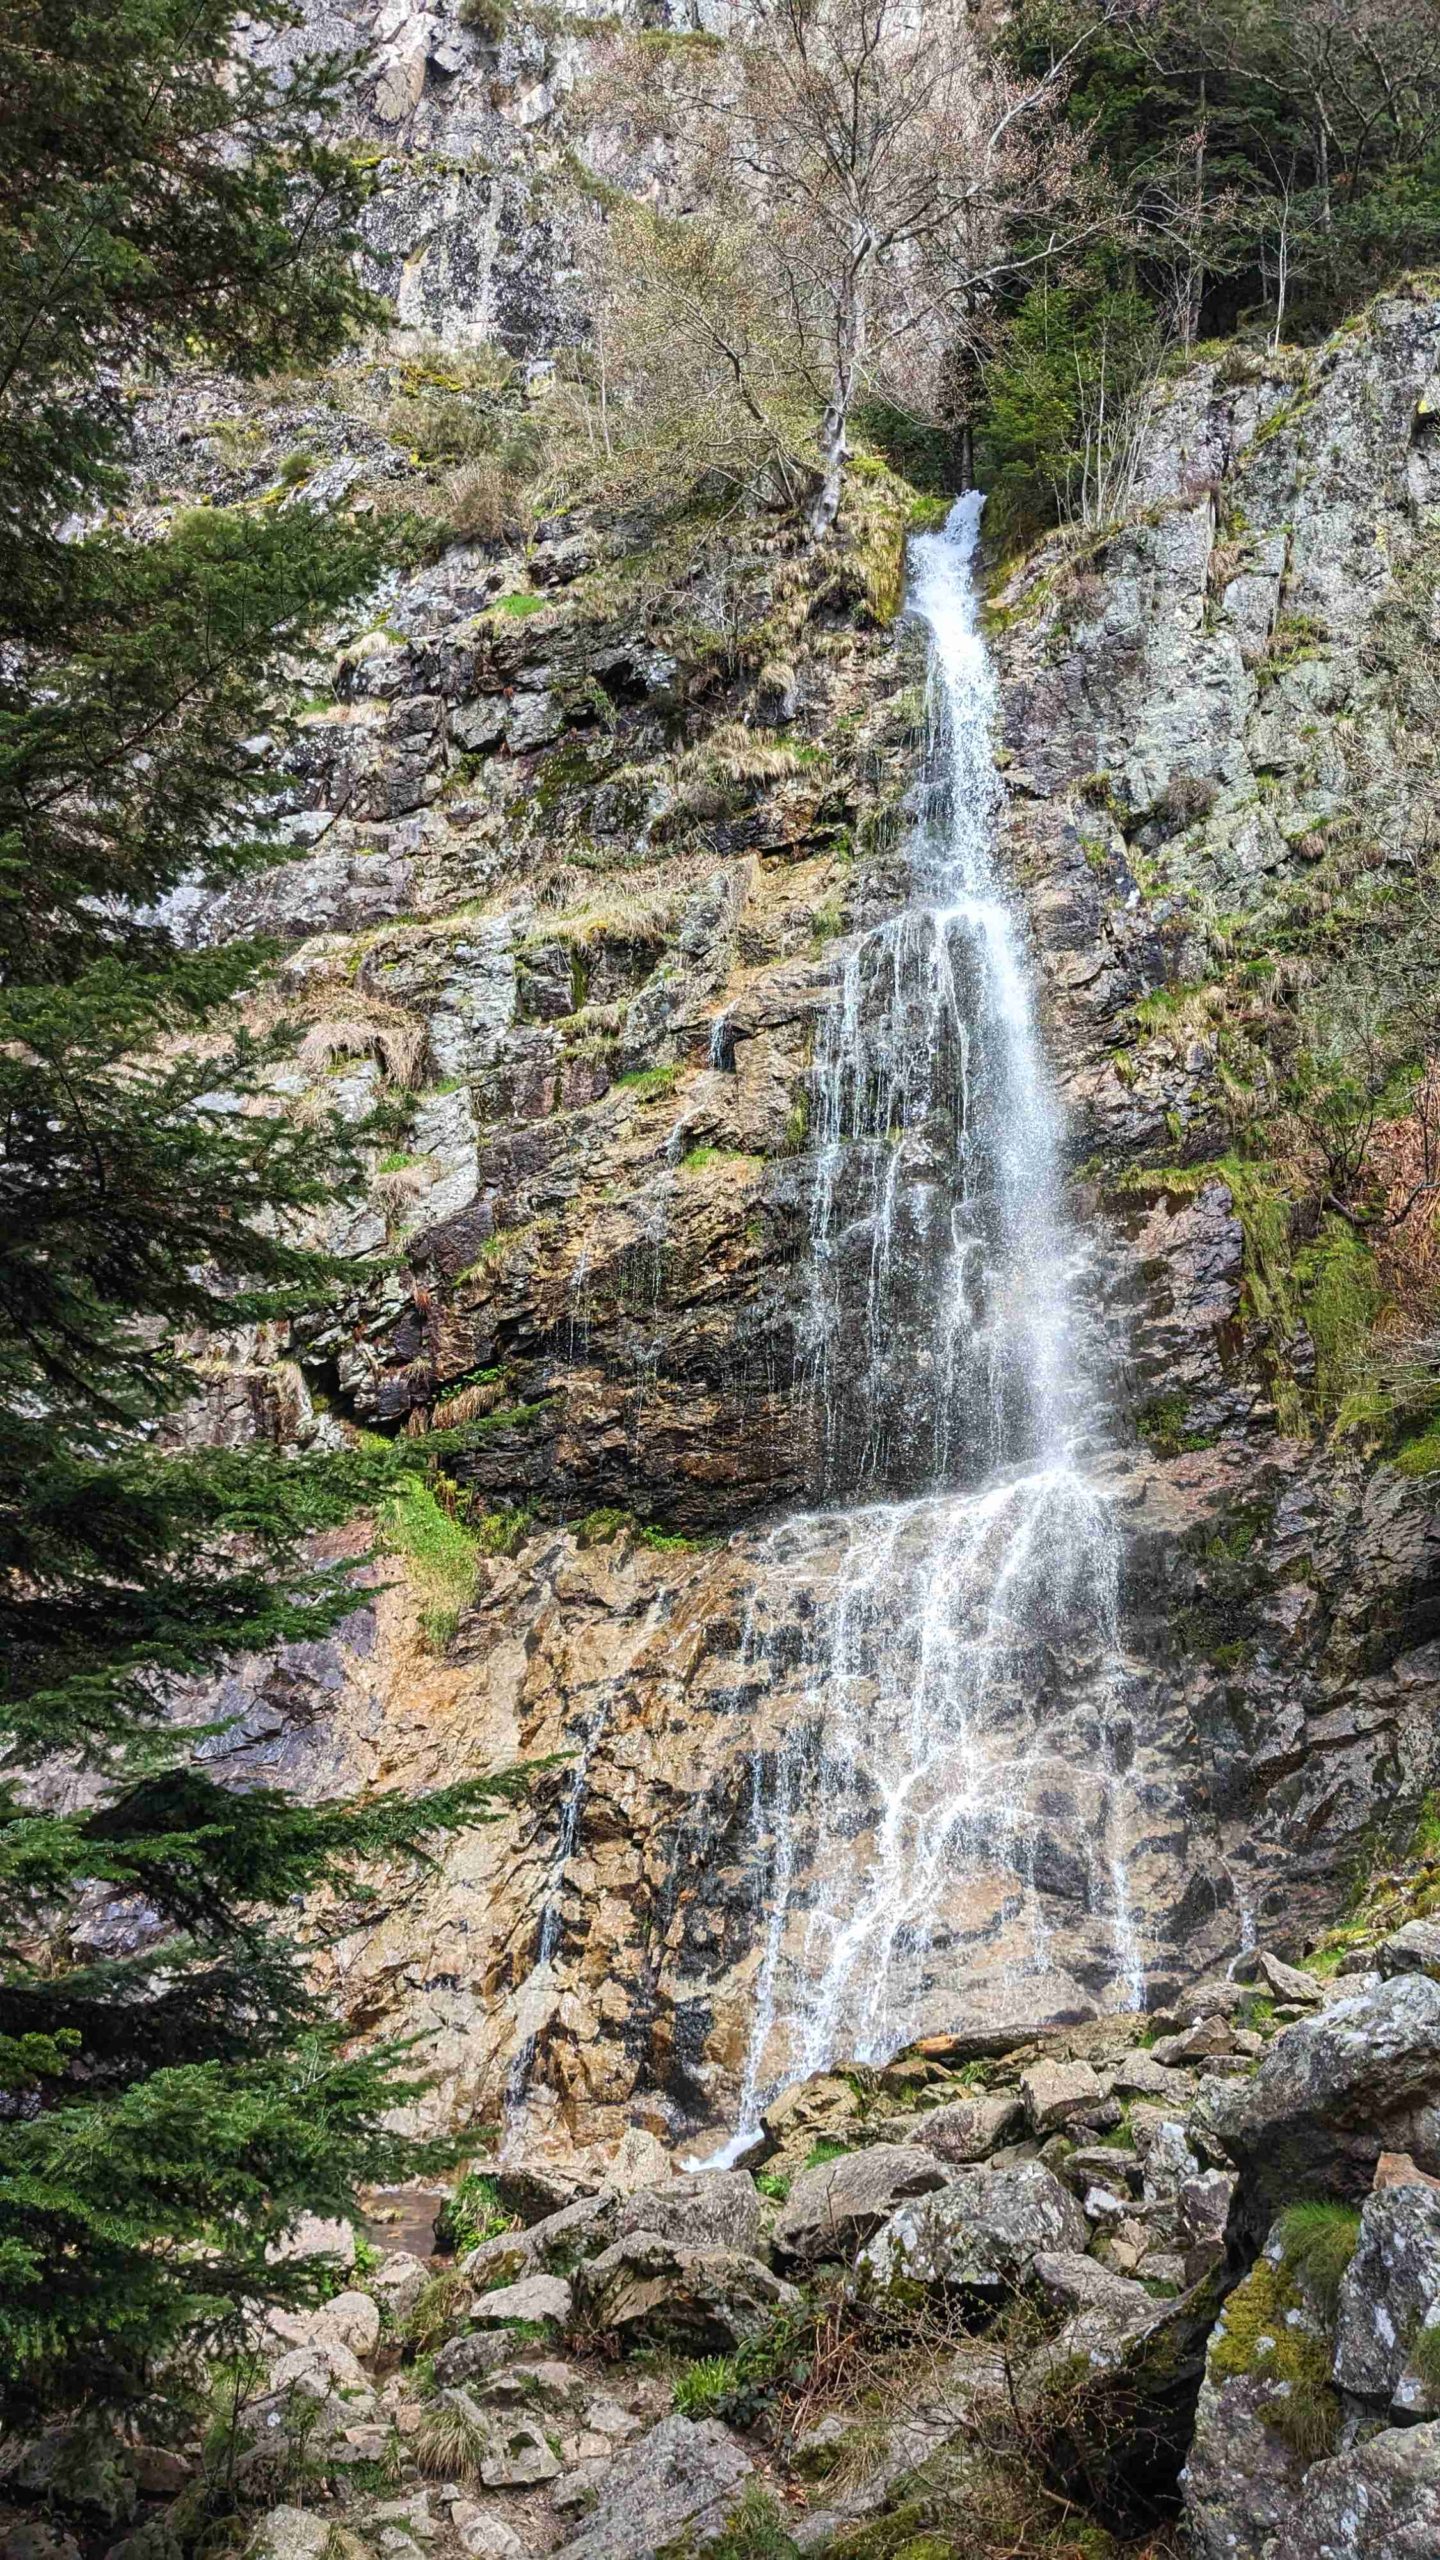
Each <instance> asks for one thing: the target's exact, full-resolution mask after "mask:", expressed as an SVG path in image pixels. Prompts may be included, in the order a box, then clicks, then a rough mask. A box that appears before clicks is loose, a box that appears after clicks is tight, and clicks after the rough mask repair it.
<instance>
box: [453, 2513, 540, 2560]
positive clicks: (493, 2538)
mask: <svg viewBox="0 0 1440 2560" xmlns="http://www.w3.org/2000/svg"><path fill="white" fill-rule="evenodd" d="M450 2522H451V2524H452V2525H453V2527H454V2529H455V2533H456V2535H457V2537H458V2539H459V2543H460V2548H461V2550H462V2551H465V2552H467V2553H468V2554H469V2560H525V2545H524V2543H523V2542H522V2541H521V2539H520V2536H519V2534H518V2533H517V2532H516V2531H515V2528H514V2526H513V2525H508V2524H507V2523H506V2522H505V2519H504V2517H503V2516H497V2515H494V2514H492V2513H491V2512H490V2511H489V2510H488V2509H487V2508H485V2507H477V2506H476V2504H475V2502H474V2500H473V2499H471V2498H456V2499H455V2500H454V2502H453V2504H452V2506H451V2509H450Z"/></svg>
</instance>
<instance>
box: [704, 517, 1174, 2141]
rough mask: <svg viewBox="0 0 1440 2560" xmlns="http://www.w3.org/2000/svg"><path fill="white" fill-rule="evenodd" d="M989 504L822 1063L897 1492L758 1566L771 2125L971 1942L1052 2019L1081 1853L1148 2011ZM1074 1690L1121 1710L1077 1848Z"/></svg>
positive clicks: (863, 1353) (825, 1253)
mask: <svg viewBox="0 0 1440 2560" xmlns="http://www.w3.org/2000/svg"><path fill="white" fill-rule="evenodd" d="M981 503H982V502H981V500H980V499H979V498H978V497H969V498H962V499H961V500H960V501H959V503H958V504H957V506H956V507H955V509H954V511H953V513H952V515H951V517H950V520H949V522H948V524H947V526H946V527H945V529H944V531H943V532H941V533H937V534H931V535H926V536H924V537H921V538H920V539H918V540H916V541H915V542H914V544H913V545H912V548H911V582H910V593H909V605H908V609H909V611H910V613H911V614H912V615H913V616H914V617H915V618H916V619H918V620H919V621H921V622H923V623H924V624H925V625H926V626H927V630H928V634H929V683H928V703H927V709H928V722H927V727H928V737H927V746H926V754H925V760H924V767H923V773H922V778H921V782H920V785H919V787H918V790H917V792H916V794H915V799H914V807H913V812H912V823H911V831H910V837H909V842H908V846H907V853H908V861H909V870H910V882H911V898H910V901H909V903H908V904H907V905H906V906H905V908H904V909H903V910H902V912H901V913H900V914H898V915H897V916H894V917H892V918H890V919H889V920H888V921H886V922H885V923H883V924H881V925H878V926H877V927H875V928H874V929H873V930H871V931H869V932H866V933H863V934H861V935H858V936H857V937H856V938H855V940H854V942H853V943H852V944H851V946H850V948H849V950H848V952H847V954H846V958H845V963H844V971H843V977H842V982H841V986H840V991H839V996H838V1000H837V1002H836V1003H835V1005H834V1006H833V1008H832V1009H831V1012H830V1014H829V1015H828V1017H827V1018H826V1020H825V1022H824V1024H823V1025H822V1029H821V1033H820V1036H819V1040H818V1044H817V1057H816V1072H815V1112H814V1123H815V1136H816V1142H817V1144H816V1161H815V1176H814V1189H813V1195H812V1211H811V1237H810V1242H811V1258H810V1295H809V1306H808V1340H807V1350H808V1369H809V1385H810V1391H811V1396H812V1400H813V1408H814V1411H815V1414H816V1418H817V1425H818V1430H817V1439H818V1444H819V1451H820V1458H819V1464H820V1475H821V1484H822V1489H823V1492H824V1494H825V1495H826V1496H827V1497H828V1498H829V1500H830V1501H831V1502H835V1501H837V1500H844V1499H846V1498H848V1500H849V1501H850V1502H851V1503H854V1502H855V1500H856V1497H857V1496H859V1497H870V1498H869V1499H864V1500H862V1502H861V1504H860V1507H858V1508H851V1509H844V1510H835V1509H828V1510H823V1511H818V1512H814V1513H809V1514H805V1515H803V1516H801V1517H800V1518H797V1519H793V1520H789V1521H786V1522H784V1523H782V1524H781V1526H780V1527H778V1528H777V1529H776V1530H774V1531H773V1532H772V1533H771V1535H770V1537H769V1539H768V1541H767V1542H766V1545H765V1547H764V1548H763V1549H762V1551H761V1553H760V1555H759V1557H758V1558H757V1562H756V1571H755V1580H754V1586H753V1592H752V1599H751V1605H750V1612H749V1620H748V1624H747V1628H746V1633H745V1640H744V1674H743V1677H744V1685H745V1688H746V1690H747V1692H749V1693H751V1694H752V1695H753V1697H754V1699H755V1700H756V1701H757V1702H764V1701H765V1700H766V1699H767V1697H768V1698H769V1700H770V1702H771V1703H772V1705H777V1706H779V1707H780V1710H781V1711H780V1719H779V1720H780V1729H781V1730H782V1731H783V1735H784V1739H783V1741H782V1742H781V1743H780V1745H779V1746H778V1748H775V1749H772V1750H769V1751H760V1752H757V1755H756V1758H755V1761H754V1764H753V1785H754V1795H753V1804H752V1833H753V1846H754V1854H755V1858H756V1867H757V1883H758V1891H759V1898H760V1902H761V1906H762V1908H763V1910H764V1912H765V1927H764V1932H763V1937H762V1942H761V1952H760V1965H759V1972H758V1976H757V1980H756V1994H755V2010H754V2018H753V2025H752V2032H751V2036H750V2042H749V2051H748V2054H747V2058H746V2064H745V2072H744V2085H743V2090H742V2094H741V2110H740V2112H741V2132H740V2135H739V2136H738V2137H737V2140H743V2139H744V2137H745V2135H746V2134H747V2133H748V2131H749V2130H750V2129H751V2128H752V2127H753V2125H754V2123H755V2121H756V2119H757V2117H758V2115H759V2113H760V2112H761V2111H762V2109H763V2107H764V2106H765V2104H766V2103H767V2102H768V2100H769V2098H770V2097H771V2096H772V2095H773V2094H774V2092H775V2090H776V2089H777V2088H779V2087H781V2086H783V2085H785V2084H787V2083H789V2082H790V2081H793V2080H795V2079H797V2078H801V2077H803V2076H805V2075H806V2074H807V2073H809V2072H811V2071H814V2070H817V2069H819V2068H821V2067H823V2066H824V2065H825V2064H827V2063H829V2062H832V2061H835V2060H838V2059H841V2058H845V2057H852V2058H855V2059H859V2060H877V2059H883V2058H884V2057H885V2056H886V2055H887V2054H888V2053H891V2052H893V2051H894V2050H895V2048H896V2046H897V2045H899V2044H901V2043H903V2042H905V2041H906V2040H907V2038H909V2037H911V2036H913V2035H915V2034H917V2033H920V2032H923V2031H924V2030H925V2029H926V2028H927V2027H942V2028H943V2027H944V2026H946V2025H947V2024H950V2023H953V2021H954V2017H955V2015H956V2013H957V2012H958V2011H960V2010H962V2009H963V2008H964V2005H965V2003H964V1983H963V1976H961V1977H960V1978H958V1979H957V1975H956V1971H955V1959H954V1958H953V1957H952V1958H949V1960H948V1964H947V1959H946V1950H947V1947H948V1946H950V1945H959V1946H963V1944H964V1942H965V1940H966V1938H967V1935H968V1937H969V1938H970V1940H971V1941H972V1942H973V1941H976V1940H983V1939H984V1938H985V1937H986V1936H987V1935H988V1936H989V1937H990V1938H991V1939H994V1938H995V1937H997V1936H999V1935H1000V1934H1001V1933H1002V1932H1003V1933H1004V1934H1005V1936H1006V1940H1007V1943H1010V1942H1012V1941H1014V1942H1018V1943H1019V1944H1020V1946H1021V1947H1022V1948H1023V1955H1022V1956H1021V1957H1020V1958H1019V1959H1018V1960H1017V1961H1016V1962H1015V1963H1014V1964H1013V1965H1012V1967H1011V1975H1012V1977H1013V1979H1011V1980H1010V1981H1008V1982H1007V1983H1006V1984H1004V1985H1003V1986H1002V1988H1003V1989H1005V1990H1008V1991H1010V1992H1011V1993H1012V1994H1013V1995H1014V1996H1015V1997H1016V1999H1017V2003H1018V2002H1019V2000H1021V1999H1023V1995H1024V1988H1025V1986H1024V1982H1023V1981H1022V1980H1021V1978H1020V1977H1021V1976H1026V1977H1028V1979H1029V1981H1030V1983H1031V1985H1032V1987H1033V1986H1038V1985H1040V1984H1043V1982H1044V1979H1045V1977H1046V1973H1047V1943H1048V1937H1049V1930H1048V1926H1047V1921H1046V1916H1045V1901H1044V1894H1045V1878H1046V1875H1047V1873H1048V1874H1051V1875H1053V1873H1054V1872H1055V1871H1056V1869H1057V1866H1063V1867H1064V1868H1065V1871H1066V1875H1067V1880H1068V1881H1067V1889H1068V1891H1069V1892H1070V1893H1071V1894H1072V1895H1073V1894H1075V1893H1076V1892H1077V1891H1078V1892H1080V1893H1081V1894H1082V1895H1083V1898H1084V1900H1085V1904H1086V1907H1087V1909H1088V1910H1089V1911H1090V1912H1091V1913H1092V1914H1095V1915H1098V1916H1099V1918H1100V1919H1101V1921H1102V1923H1103V1929H1104V1933H1105V1934H1108V1938H1109V1942H1110V1952H1109V1971H1110V1974H1111V1982H1110V1986H1109V1996H1110V1997H1111V1998H1112V1999H1113V2000H1116V2001H1119V2002H1123V2004H1124V2005H1126V2006H1132V2005H1136V2004H1137V2003H1138V2001H1139V2000H1140V1998H1141V1997H1142V1995H1143V1971H1142V1967H1141V1962H1140V1954H1139V1949H1138V1946H1137V1943H1136V1936H1135V1930H1134V1925H1133V1920H1132V1915H1131V1909H1130V1898H1129V1892H1128V1887H1127V1881H1126V1875H1125V1864H1124V1855H1123V1848H1122V1845H1121V1842H1120V1815H1121V1812H1122V1810H1123V1805H1122V1799H1121V1792H1120V1776H1121V1770H1122V1766H1123V1763H1124V1760H1125V1757H1126V1754H1127V1751H1128V1743H1129V1735H1128V1719H1127V1717H1126V1713H1125V1705H1124V1688H1125V1682H1124V1672H1123V1666H1122V1662H1121V1657H1120V1650H1119V1638H1118V1578H1119V1546H1118V1540H1117V1536H1116V1532H1115V1528H1114V1524H1113V1521H1112V1518H1111V1514H1110V1509H1109V1506H1108V1504H1107V1502H1106V1501H1105V1499H1104V1497H1103V1495H1102V1494H1101V1493H1100V1491H1099V1490H1098V1489H1097V1487H1096V1485H1095V1484H1094V1483H1093V1482H1092V1481H1091V1480H1090V1479H1089V1478H1088V1477H1087V1475H1086V1474H1085V1472H1084V1470H1083V1467H1082V1466H1081V1463H1080V1459H1079V1448H1080V1442H1081V1438H1082V1433H1083V1430H1084V1427H1085V1425H1086V1423H1087V1421H1089V1420H1091V1419H1093V1408H1094V1404H1095V1401H1096V1380H1095V1377H1094V1375H1093V1369H1092V1364H1091V1363H1090V1361H1089V1360H1088V1359H1087V1356H1086V1349H1085V1344H1084V1341H1083V1330H1084V1329H1083V1327H1082V1325H1081V1324H1080V1322H1079V1318H1078V1315H1077V1301H1076V1288H1075V1279H1076V1273H1077V1270H1078V1268H1079V1260H1080V1257H1079V1251H1078V1242H1077V1239H1076V1238H1075V1237H1074V1235H1073V1234H1072V1232H1071V1229H1070V1227H1069V1224H1068V1221H1067V1218H1066V1214H1065V1207H1064V1198H1063V1185H1062V1179H1061V1153H1060V1150H1061V1137H1062V1130H1061V1121H1060V1113H1059V1109H1058V1104H1057V1101H1056V1097H1055V1093H1054V1090H1053V1087H1052V1084H1051V1081H1050V1078H1049V1075H1048V1072H1047V1069H1046V1064H1045V1060H1044V1056H1043V1052H1042V1049H1041V1045H1040V1041H1039V1036H1038V1032H1037V1028H1036V1023H1035V1018H1034V1005H1033V1000H1032V972H1031V965H1030V960H1029V956H1028V953H1027V950H1026V946H1025V941H1024V937H1023V933H1022V930H1021V927H1020V924H1019V921H1018V919H1017V916H1016V913H1015V911H1014V908H1013V906H1012V904H1011V901H1010V898H1009V896H1008V894H1007V892H1006V888H1005V885H1004V882H1003V880H1002V877H1001V874H1000V872H999V869H998V867H997V860H996V849H995V848H996V835H997V827H998V819H999V815H1000V808H1001V786H1000V781H999V777H998V774H997V772H996V767H995V760H994V753H993V744H992V728H993V721H994V714H995V685H994V678H993V674H992V671H991V668H990V665H989V661H988V657H987V654H986V650H985V645H984V642H983V639H982V638H981V636H980V633H979V630H978V628H977V608H976V595H975V586H974V577H973V562H974V553H975V547H976V542H977V539H978V534H979V522H980V508H981ZM885 1497H889V1498H888V1499H887V1498H885ZM897 1497H906V1498H897ZM797 1628H798V1629H800V1630H801V1634H800V1637H799V1646H800V1651H801V1656H802V1658H801V1660H800V1661H799V1663H798V1665H797V1662H796V1658H795V1657H796V1650H797V1633H796V1631H797ZM1056 1696H1060V1697H1065V1698H1069V1699H1073V1698H1075V1697H1077V1696H1080V1697H1083V1699H1084V1701H1085V1705H1084V1721H1085V1730H1084V1737H1083V1739H1084V1759H1085V1764H1086V1783H1085V1790H1084V1801H1083V1811H1082V1812H1081V1814H1080V1817H1079V1818H1078V1819H1076V1820H1074V1821H1073V1822H1072V1823H1071V1824H1070V1825H1069V1826H1068V1831H1067V1828H1066V1825H1065V1822H1064V1816H1063V1814H1062V1815H1060V1816H1058V1817H1057V1816H1056V1814H1055V1811H1054V1808H1055V1807H1056V1806H1057V1805H1064V1804H1065V1803H1066V1802H1067V1801H1068V1802H1069V1804H1070V1805H1071V1806H1072V1808H1073V1807H1074V1806H1075V1804H1076V1786H1075V1768H1074V1756H1073V1751H1072V1754H1071V1757H1070V1759H1069V1760H1068V1761H1066V1760H1063V1759H1062V1757H1061V1755H1060V1753H1059V1751H1058V1750H1057V1747H1056V1745H1055V1743H1054V1741H1053V1739H1052V1736H1051V1732H1050V1727H1049V1722H1048V1719H1047V1717H1046V1714H1045V1711H1044V1702H1045V1700H1046V1699H1047V1698H1054V1697H1056ZM1071 1739H1072V1742H1073V1735H1072V1737H1071ZM1057 1820H1058V1821H1059V1823H1060V1828H1061V1830H1062V1832H1066V1836H1065V1837H1063V1838H1060V1839H1058V1840H1057V1835H1056V1824H1057ZM1077 1879H1078V1882H1077ZM992 1989H993V1985H992ZM732 2147H733V2146H732Z"/></svg>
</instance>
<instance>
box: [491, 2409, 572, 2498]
mask: <svg viewBox="0 0 1440 2560" xmlns="http://www.w3.org/2000/svg"><path fill="white" fill-rule="evenodd" d="M493 2418H494V2423H493V2427H492V2430H491V2448H492V2449H491V2451H490V2452H488V2453H486V2454H483V2455H482V2456H481V2461H480V2477H481V2480H482V2481H483V2483H484V2485H485V2487H486V2488H487V2489H533V2488H535V2487H537V2486H538V2484H539V2483H540V2482H541V2481H542V2480H557V2479H558V2478H559V2476H560V2470H561V2464H560V2458H559V2456H558V2454H556V2453H554V2452H553V2451H552V2449H551V2447H550V2445H549V2443H548V2441H547V2440H546V2437H545V2434H544V2431H543V2429H542V2428H541V2427H539V2426H538V2425H537V2424H536V2422H535V2420H534V2419H533V2418H527V2417H524V2416H522V2415H521V2414H520V2413H519V2412H518V2411H517V2412H513V2413H512V2412H510V2411H503V2412H502V2411H496V2412H494V2413H493Z"/></svg>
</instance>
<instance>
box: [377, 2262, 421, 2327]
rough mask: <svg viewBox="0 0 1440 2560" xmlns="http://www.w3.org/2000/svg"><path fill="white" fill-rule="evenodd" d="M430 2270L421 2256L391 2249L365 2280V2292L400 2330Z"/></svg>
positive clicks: (392, 2325) (389, 2323)
mask: <svg viewBox="0 0 1440 2560" xmlns="http://www.w3.org/2000/svg"><path fill="white" fill-rule="evenodd" d="M430 2272H431V2271H430V2269H429V2267H427V2266H426V2264H425V2261H424V2259H423V2258H417V2257H414V2256H412V2254H411V2252H410V2251H409V2250H408V2249H395V2250H393V2251H392V2252H391V2254H390V2256H389V2257H388V2258H382V2259H381V2261H380V2264H379V2266H378V2267H377V2268H376V2269H375V2272H374V2274H373V2275H372V2276H369V2277H368V2278H367V2279H366V2289H367V2291H368V2292H369V2293H371V2294H373V2296H374V2298H375V2300H376V2302H377V2303H378V2304H379V2306H380V2309H381V2311H382V2312H383V2313H384V2315H385V2319H386V2321H387V2323H388V2325H389V2326H390V2327H391V2328H392V2329H403V2327H404V2325H405V2323H406V2321H407V2320H408V2319H409V2317H410V2314H411V2312H412V2311H413V2310H414V2308H415V2305H416V2303H417V2302H418V2301H419V2299H420V2296H421V2294H422V2293H423V2292H424V2290H425V2287H426V2286H427V2284H428V2283H429V2282H430Z"/></svg>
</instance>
